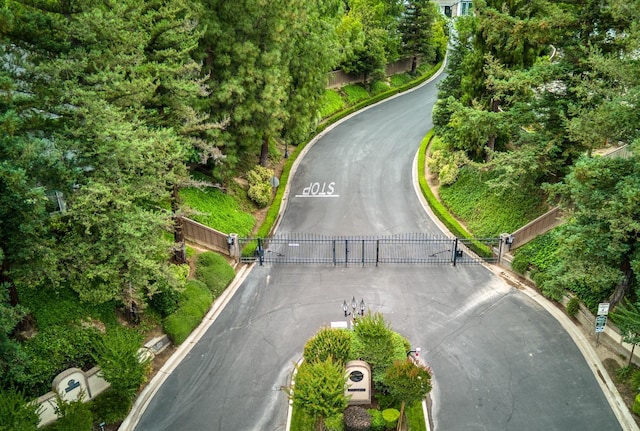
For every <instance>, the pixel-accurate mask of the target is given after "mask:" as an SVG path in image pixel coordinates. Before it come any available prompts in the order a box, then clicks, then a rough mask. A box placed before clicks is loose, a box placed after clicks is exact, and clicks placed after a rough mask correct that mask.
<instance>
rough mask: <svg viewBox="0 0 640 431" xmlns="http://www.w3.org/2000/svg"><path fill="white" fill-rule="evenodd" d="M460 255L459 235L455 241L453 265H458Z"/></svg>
mask: <svg viewBox="0 0 640 431" xmlns="http://www.w3.org/2000/svg"><path fill="white" fill-rule="evenodd" d="M457 257H458V237H456V240H455V241H454V242H453V266H456V259H457Z"/></svg>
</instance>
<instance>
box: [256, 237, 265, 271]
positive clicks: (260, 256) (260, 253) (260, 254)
mask: <svg viewBox="0 0 640 431" xmlns="http://www.w3.org/2000/svg"><path fill="white" fill-rule="evenodd" d="M257 251H258V261H259V262H260V266H262V264H263V263H264V248H263V246H262V238H258V250H257Z"/></svg>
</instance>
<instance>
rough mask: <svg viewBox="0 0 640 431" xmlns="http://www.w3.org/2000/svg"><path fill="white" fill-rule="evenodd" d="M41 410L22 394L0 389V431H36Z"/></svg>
mask: <svg viewBox="0 0 640 431" xmlns="http://www.w3.org/2000/svg"><path fill="white" fill-rule="evenodd" d="M39 408H40V406H39V405H37V404H35V403H32V402H29V400H28V399H27V398H26V397H25V395H24V393H22V392H18V391H14V390H7V389H0V430H2V431H4V430H6V431H14V430H15V431H35V430H36V429H37V427H38V422H40V418H39V417H38V410H39Z"/></svg>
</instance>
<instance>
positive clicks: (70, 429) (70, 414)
mask: <svg viewBox="0 0 640 431" xmlns="http://www.w3.org/2000/svg"><path fill="white" fill-rule="evenodd" d="M82 398H84V397H82ZM56 401H57V404H58V407H57V411H56V413H57V414H58V420H57V421H56V422H54V423H53V424H52V425H51V426H50V427H47V429H48V430H52V431H91V430H92V429H93V413H91V406H90V405H89V403H85V402H84V401H83V400H82V399H79V400H76V401H65V400H63V399H62V398H61V397H60V396H57V397H56Z"/></svg>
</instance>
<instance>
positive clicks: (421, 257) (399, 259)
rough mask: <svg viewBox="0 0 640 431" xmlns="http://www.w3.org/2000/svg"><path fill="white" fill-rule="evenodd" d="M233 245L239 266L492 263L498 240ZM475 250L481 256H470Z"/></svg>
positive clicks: (305, 237) (325, 239)
mask: <svg viewBox="0 0 640 431" xmlns="http://www.w3.org/2000/svg"><path fill="white" fill-rule="evenodd" d="M238 242H239V245H240V248H241V250H242V256H241V260H242V261H243V262H253V261H256V260H257V261H260V263H294V264H295V263H301V264H325V265H334V266H338V265H344V266H347V265H362V266H365V265H378V264H381V263H387V264H396V263H414V264H453V265H456V264H469V263H482V262H495V261H496V257H497V256H496V253H495V247H499V246H500V239H499V238H489V239H464V240H463V239H451V238H446V237H435V236H431V235H428V234H422V233H416V234H405V235H393V236H383V237H364V236H355V237H329V236H321V235H313V234H287V235H276V236H273V237H269V238H264V239H262V238H242V239H239V240H238ZM472 250H473V252H472ZM478 252H480V253H481V254H476V253H478ZM498 253H499V252H498Z"/></svg>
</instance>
